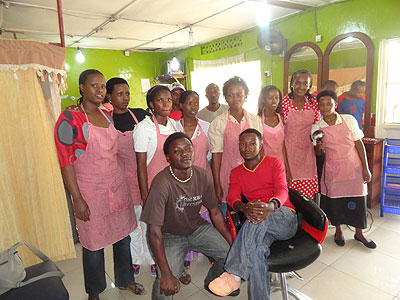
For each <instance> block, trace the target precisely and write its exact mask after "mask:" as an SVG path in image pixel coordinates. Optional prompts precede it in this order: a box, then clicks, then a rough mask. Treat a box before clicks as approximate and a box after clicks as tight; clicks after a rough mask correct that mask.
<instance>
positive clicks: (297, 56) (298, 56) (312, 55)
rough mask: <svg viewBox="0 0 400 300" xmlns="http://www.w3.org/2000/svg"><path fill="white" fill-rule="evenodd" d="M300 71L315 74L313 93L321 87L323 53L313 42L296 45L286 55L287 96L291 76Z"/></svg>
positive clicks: (285, 89)
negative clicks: (304, 70) (303, 70)
mask: <svg viewBox="0 0 400 300" xmlns="http://www.w3.org/2000/svg"><path fill="white" fill-rule="evenodd" d="M299 69H306V70H309V71H310V72H311V73H312V74H313V86H312V88H311V93H312V92H314V91H317V90H318V89H319V88H320V87H321V81H322V51H321V49H320V48H319V47H318V45H316V44H314V43H312V42H304V43H299V44H296V45H294V46H293V47H292V48H290V49H289V51H288V52H287V53H286V55H285V58H284V72H283V77H284V78H283V93H284V94H285V95H286V94H287V93H288V91H289V90H290V89H289V85H288V84H289V82H290V76H291V75H292V74H293V72H295V71H296V70H299Z"/></svg>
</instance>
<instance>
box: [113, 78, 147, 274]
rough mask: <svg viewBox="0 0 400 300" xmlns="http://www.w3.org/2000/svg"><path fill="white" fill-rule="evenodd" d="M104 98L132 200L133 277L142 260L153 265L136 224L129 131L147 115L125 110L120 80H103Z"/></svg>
mask: <svg viewBox="0 0 400 300" xmlns="http://www.w3.org/2000/svg"><path fill="white" fill-rule="evenodd" d="M107 98H108V99H109V101H111V103H112V105H113V113H112V116H113V120H114V126H115V128H116V129H117V130H118V156H117V157H118V163H119V165H120V167H121V169H122V170H123V171H124V173H125V177H126V179H127V182H128V186H129V190H130V194H131V197H132V200H133V204H134V209H135V215H136V220H137V227H136V228H135V229H134V230H133V231H132V232H131V233H130V237H131V256H132V266H133V269H134V272H135V277H136V276H138V275H139V272H140V265H141V264H142V263H143V262H144V261H146V262H147V263H148V264H149V265H154V260H153V258H152V256H151V254H150V251H149V248H148V246H147V239H146V236H144V235H143V232H145V229H143V227H144V226H146V224H145V223H143V222H141V221H140V215H141V212H142V201H141V197H140V190H139V184H138V177H137V164H136V154H135V149H134V147H133V138H132V135H133V129H134V128H135V126H136V124H138V123H139V122H140V121H142V120H143V119H144V117H145V116H147V115H148V113H146V111H145V110H143V109H141V108H133V109H132V108H128V105H129V101H130V92H129V85H128V83H127V82H126V80H125V79H123V78H111V79H110V80H108V81H107Z"/></svg>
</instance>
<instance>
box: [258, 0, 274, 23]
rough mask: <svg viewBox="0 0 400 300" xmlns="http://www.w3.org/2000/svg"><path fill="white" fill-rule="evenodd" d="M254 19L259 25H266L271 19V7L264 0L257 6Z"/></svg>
mask: <svg viewBox="0 0 400 300" xmlns="http://www.w3.org/2000/svg"><path fill="white" fill-rule="evenodd" d="M256 20H257V24H258V26H260V27H265V26H268V24H269V22H270V21H271V9H270V6H269V5H268V3H267V1H266V0H264V1H263V2H262V3H260V7H258V8H257V12H256Z"/></svg>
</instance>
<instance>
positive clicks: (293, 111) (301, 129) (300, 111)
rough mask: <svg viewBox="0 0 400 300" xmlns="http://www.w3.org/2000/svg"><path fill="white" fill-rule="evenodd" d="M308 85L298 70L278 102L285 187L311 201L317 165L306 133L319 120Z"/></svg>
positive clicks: (304, 74) (305, 75)
mask: <svg viewBox="0 0 400 300" xmlns="http://www.w3.org/2000/svg"><path fill="white" fill-rule="evenodd" d="M311 86H312V76H311V73H310V72H309V71H306V70H298V71H296V72H294V73H293V75H292V78H291V80H290V89H291V93H289V95H287V96H285V97H284V98H283V99H282V113H283V116H284V118H285V148H286V156H287V161H288V168H287V169H286V172H287V177H288V179H289V180H288V181H289V182H288V183H290V185H289V187H291V188H293V189H295V190H297V191H299V192H301V193H303V194H304V195H306V196H307V197H308V198H313V195H314V194H315V193H317V192H318V177H317V165H316V158H315V153H314V147H313V145H312V142H311V140H310V130H311V126H312V125H313V124H315V123H316V122H317V121H319V120H320V119H321V114H320V112H319V109H318V104H317V102H316V100H315V98H314V97H313V96H311V95H310V93H309V91H310V88H311Z"/></svg>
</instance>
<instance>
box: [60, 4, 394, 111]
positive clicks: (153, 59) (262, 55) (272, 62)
mask: <svg viewBox="0 0 400 300" xmlns="http://www.w3.org/2000/svg"><path fill="white" fill-rule="evenodd" d="M399 15H400V0H379V1H377V0H349V1H344V2H340V3H334V4H331V5H326V6H322V7H319V8H316V9H309V10H306V11H304V12H300V13H297V14H295V15H292V16H289V17H286V18H283V19H280V20H277V21H274V22H272V23H271V27H273V28H276V29H279V30H280V31H281V32H282V34H283V35H284V36H285V37H286V38H287V40H288V49H289V48H290V47H292V46H293V45H295V44H297V43H300V42H304V41H314V38H315V35H316V34H317V30H318V34H321V35H322V42H321V43H319V44H318V45H319V47H320V48H321V50H322V52H324V51H325V48H326V46H327V44H328V43H329V42H330V41H331V40H332V39H333V38H334V37H335V36H337V35H339V34H343V33H347V32H352V31H359V32H363V33H366V34H367V35H369V36H370V37H371V39H372V41H373V43H374V45H375V68H374V69H375V71H374V90H373V99H372V100H373V105H372V111H373V112H375V104H376V103H375V98H376V80H377V67H378V53H379V42H380V40H381V39H385V38H391V37H398V36H400V18H399ZM315 21H316V22H315ZM258 31H259V30H258V28H254V29H251V30H247V31H245V32H242V33H241V35H242V45H241V46H238V47H236V48H230V49H226V50H221V51H218V52H214V53H211V54H205V55H202V54H201V48H200V46H195V47H190V48H187V49H184V50H181V51H177V52H176V55H177V57H178V58H179V59H181V60H183V61H185V63H186V68H187V71H186V73H187V74H188V83H189V87H190V71H191V70H193V59H202V60H210V59H218V58H222V57H229V56H234V55H237V54H241V53H244V55H245V60H246V61H253V60H260V62H261V74H260V76H261V77H262V82H263V84H267V83H268V84H270V83H271V78H266V77H265V76H264V75H263V72H264V71H266V70H271V71H272V83H273V84H275V85H277V86H278V87H280V88H282V85H283V58H281V57H280V56H279V55H274V56H272V55H269V54H268V53H266V52H265V51H263V50H261V49H259V48H258V46H257V34H258ZM83 52H84V55H85V57H86V60H85V62H84V63H83V64H78V63H76V61H75V54H76V49H75V48H68V49H67V59H66V62H67V63H68V64H69V65H70V71H68V78H67V83H68V86H69V88H68V90H67V92H66V94H67V95H74V96H75V97H78V96H79V89H78V76H79V74H80V72H81V71H83V70H85V69H88V68H97V69H99V70H100V71H102V72H103V73H104V75H105V77H106V79H108V78H111V77H113V76H120V74H129V75H131V79H130V80H128V82H129V83H130V85H131V93H132V99H131V103H130V106H131V107H134V106H135V107H136V106H137V107H145V97H144V95H142V94H141V88H140V78H150V79H153V78H154V77H155V76H156V75H160V74H162V73H164V72H165V61H166V60H168V59H171V58H172V56H173V53H138V52H136V53H131V55H130V56H129V57H125V56H124V55H123V51H113V50H91V49H83ZM360 57H361V56H358V57H357V58H358V59H360ZM340 59H342V58H340ZM343 59H346V60H348V59H347V58H343ZM350 63H353V64H355V65H357V64H359V62H357V61H355V60H354V59H350ZM335 64H336V65H337V66H340V62H337V63H335ZM239 75H240V74H239ZM154 83H155V82H154ZM67 104H68V105H70V104H72V102H71V101H69V100H64V101H63V104H62V105H63V107H65V106H66V105H67Z"/></svg>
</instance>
